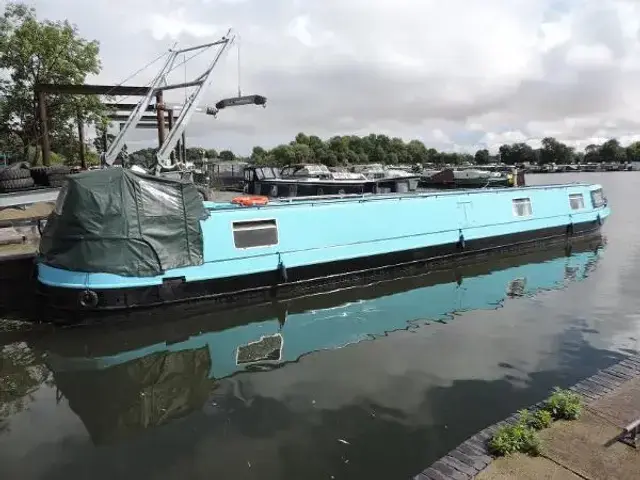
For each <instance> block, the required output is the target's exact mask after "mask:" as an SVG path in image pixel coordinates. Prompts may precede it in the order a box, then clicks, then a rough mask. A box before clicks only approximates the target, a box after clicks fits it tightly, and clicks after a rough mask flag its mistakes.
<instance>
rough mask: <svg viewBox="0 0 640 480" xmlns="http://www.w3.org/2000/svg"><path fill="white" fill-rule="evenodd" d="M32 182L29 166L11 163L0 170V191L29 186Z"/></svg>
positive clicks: (4, 191)
mask: <svg viewBox="0 0 640 480" xmlns="http://www.w3.org/2000/svg"><path fill="white" fill-rule="evenodd" d="M34 183H35V182H34V180H33V178H32V177H31V172H30V171H29V168H28V167H25V166H23V165H17V166H14V165H12V166H10V167H5V168H3V169H2V170H0V192H2V193H6V192H15V191H17V190H24V189H26V188H31V187H33V185H34Z"/></svg>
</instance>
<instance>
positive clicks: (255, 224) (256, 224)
mask: <svg viewBox="0 0 640 480" xmlns="http://www.w3.org/2000/svg"><path fill="white" fill-rule="evenodd" d="M239 226H240V228H238V227H239ZM243 227H244V228H243ZM260 230H274V231H275V243H265V244H258V245H247V246H238V236H237V235H236V234H237V232H255V231H260ZM231 235H232V237H233V246H234V247H235V248H236V249H238V250H250V249H253V248H268V247H274V246H277V245H279V244H280V228H279V226H278V221H277V220H276V219H275V218H256V219H251V220H234V221H232V222H231Z"/></svg>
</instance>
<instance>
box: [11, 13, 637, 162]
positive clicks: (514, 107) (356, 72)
mask: <svg viewBox="0 0 640 480" xmlns="http://www.w3.org/2000/svg"><path fill="white" fill-rule="evenodd" d="M3 3H4V0H0V5H2V4H3ZM30 3H31V4H32V5H34V6H35V7H36V8H37V10H38V14H39V16H41V17H43V18H50V19H65V18H68V19H69V20H70V21H72V22H74V23H75V24H76V25H77V26H78V29H79V30H80V33H81V34H82V35H83V36H85V37H87V38H92V39H97V40H99V41H100V44H101V53H102V59H103V67H104V68H103V72H102V74H101V75H100V76H99V77H98V78H95V79H91V80H90V81H91V82H92V83H117V82H121V81H122V80H124V79H125V78H126V77H127V76H129V74H131V73H133V72H134V71H136V70H137V69H138V68H140V67H141V66H143V65H145V64H146V63H148V62H149V61H151V60H152V59H154V58H156V57H157V56H158V55H159V54H160V53H162V52H163V51H166V50H167V49H169V48H170V47H171V46H172V45H173V43H174V42H178V46H180V47H186V46H189V45H194V44H198V43H203V42H206V41H210V40H215V39H217V38H218V37H219V36H221V35H223V34H224V33H225V32H226V31H227V29H228V28H229V27H233V28H234V30H235V31H236V32H237V33H238V34H239V36H240V42H239V43H240V46H241V48H240V53H241V55H240V57H241V87H242V91H243V93H245V94H250V93H259V94H262V95H265V96H266V97H267V98H268V107H267V108H266V109H262V108H259V107H254V106H246V107H240V108H236V109H232V110H230V111H226V112H222V113H221V114H220V115H219V116H218V118H217V119H214V118H213V117H210V116H206V115H204V114H196V115H195V116H194V118H193V120H192V121H191V123H190V124H189V127H188V129H187V135H188V137H189V143H190V144H191V145H192V146H194V145H203V146H207V147H213V148H218V149H223V148H232V149H234V150H236V151H238V152H240V153H247V152H249V151H250V149H251V147H252V146H253V145H255V144H261V145H263V146H274V145H276V144H278V143H282V142H288V141H289V140H291V139H292V137H293V136H294V135H295V134H296V133H297V132H299V131H304V132H306V133H309V134H316V135H319V136H321V137H325V138H326V137H328V136H331V135H335V134H367V133H370V132H373V133H385V134H388V135H393V136H400V137H403V138H405V139H407V140H408V139H411V138H418V139H420V140H422V141H424V142H425V143H426V144H428V145H429V146H433V147H435V148H439V149H444V150H470V151H473V150H475V149H476V148H482V147H484V146H487V147H489V148H492V149H494V148H497V147H498V146H499V145H500V144H501V143H505V142H506V143H509V142H516V141H524V140H526V141H528V142H529V143H530V144H532V145H533V146H536V144H537V143H539V140H540V139H541V138H542V137H544V136H547V135H553V136H556V137H558V138H560V139H562V140H565V141H567V142H569V143H571V144H573V145H576V146H577V147H584V146H586V145H587V144H589V143H593V142H598V141H603V140H604V139H606V138H607V137H618V138H620V139H621V140H622V142H623V143H628V142H629V141H631V140H635V139H636V137H635V135H636V133H640V130H639V128H638V126H639V122H640V114H639V113H640V112H639V110H640V86H639V85H640V82H639V80H640V1H638V0H447V1H446V2H444V1H436V0H305V1H302V0H268V1H267V0H126V1H125V0H93V1H87V0H30ZM197 60H198V61H196V60H194V61H193V62H190V63H189V64H188V68H187V72H186V75H187V77H192V76H194V75H196V74H197V73H199V70H200V69H202V67H203V66H204V65H205V62H206V61H208V58H206V57H205V56H200V57H198V59H197ZM154 67H155V68H153V69H150V70H147V71H145V72H143V73H141V74H140V75H139V76H137V77H136V78H134V79H133V80H132V81H131V82H129V83H130V84H142V85H144V84H146V82H148V81H149V79H150V78H151V76H152V75H153V74H154V73H155V71H157V68H159V65H158V64H156V65H155V66H154ZM215 75H216V76H215V80H214V85H213V86H212V88H211V89H210V90H209V91H208V92H207V96H206V103H208V104H211V103H215V101H217V100H218V99H220V98H223V97H226V96H232V95H234V94H235V93H236V91H237V83H238V68H237V52H236V50H235V49H231V50H229V51H228V53H227V55H226V56H225V57H224V61H222V62H221V64H220V67H219V69H218V70H217V71H216V74H215ZM184 78H185V72H184V70H182V69H178V71H177V73H176V75H175V76H172V80H175V81H176V82H180V81H183V80H184ZM181 99H184V92H183V91H178V92H176V93H175V94H174V96H173V97H170V98H169V101H172V100H173V101H177V102H179V101H181ZM136 135H137V137H138V138H139V139H140V138H147V140H146V143H148V144H149V145H151V144H152V143H153V139H154V138H155V136H154V133H153V132H150V131H138V132H137V133H136ZM638 138H640V137H638ZM130 143H131V144H132V146H133V142H130ZM142 143H144V141H143V142H142ZM142 143H140V145H141V146H142Z"/></svg>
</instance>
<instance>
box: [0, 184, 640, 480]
mask: <svg viewBox="0 0 640 480" xmlns="http://www.w3.org/2000/svg"><path fill="white" fill-rule="evenodd" d="M527 180H528V182H529V183H538V184H539V183H551V182H553V183H557V182H564V181H568V180H571V181H573V180H585V181H590V182H599V183H602V184H603V185H604V188H605V193H606V195H607V196H608V199H609V202H610V204H611V208H612V215H611V217H610V218H609V220H608V223H607V224H606V226H605V229H604V233H605V242H606V245H604V246H602V245H600V244H599V243H598V242H589V243H583V244H580V245H578V246H576V248H574V250H573V252H572V253H571V255H569V256H567V255H566V252H565V251H564V249H562V248H556V249H548V250H546V251H544V252H537V253H534V254H530V255H524V256H522V255H520V256H515V257H508V258H503V259H500V260H499V261H496V260H494V261H491V262H488V263H485V264H482V265H476V266H472V267H468V268H463V269H457V270H455V271H453V270H451V271H445V272H438V273H434V274H430V275H425V276H422V277H414V278H411V279H403V280H395V281H391V282H385V283H381V284H377V285H374V286H371V287H368V288H363V289H355V290H350V291H346V292H340V293H335V294H331V295H322V296H317V297H311V298H307V299H304V300H300V301H294V302H289V303H288V304H284V305H271V306H265V307H260V308H252V309H243V310H240V311H230V312H225V313H217V314H210V313H207V312H206V306H202V305H195V306H188V307H187V306H181V307H178V308H172V309H165V310H162V311H160V312H156V313H153V314H152V313H149V314H144V315H142V316H136V317H131V318H128V319H127V321H124V322H123V323H122V324H118V326H115V327H114V326H111V327H110V326H104V327H98V328H90V329H42V330H38V329H35V330H34V331H31V332H24V331H20V330H18V331H17V332H4V333H0V345H2V347H0V348H1V349H2V354H1V355H2V356H1V357H0V358H1V362H2V363H0V478H20V479H25V480H29V479H43V480H44V479H65V480H70V479H84V478H92V479H103V478H104V479H112V478H121V479H129V478H131V479H146V478H152V479H167V480H169V479H185V478H194V479H200V478H202V479H210V478H223V479H236V478H238V479H245V478H246V479H252V478H256V479H258V478H260V479H265V478H267V479H296V480H298V479H301V478H304V479H316V478H317V479H330V478H335V479H339V478H349V479H359V478H407V477H409V476H411V475H414V474H416V473H417V472H419V471H420V470H422V469H423V468H424V467H426V466H427V465H428V464H429V463H431V462H432V461H434V460H436V459H437V458H439V457H440V456H441V455H443V454H445V453H446V452H447V451H449V450H450V449H451V448H453V447H454V446H455V445H457V444H458V443H460V442H462V441H463V440H464V439H465V438H467V437H468V436H469V435H472V434H473V433H475V432H476V431H477V430H479V429H482V428H484V427H485V426H487V425H488V424H491V423H493V422H495V421H498V420H499V419H501V418H503V417H505V416H507V415H508V414H510V413H512V412H513V411H514V410H516V409H517V408H520V407H522V406H526V405H529V404H531V403H535V402H537V401H539V400H540V399H542V398H543V397H544V396H545V395H546V394H547V393H548V391H549V390H550V389H551V387H553V386H554V385H561V386H568V385H571V384H573V383H575V382H576V381H577V380H579V379H581V378H584V377H586V376H589V375H591V374H593V373H595V371H596V370H597V369H599V368H603V367H606V366H608V365H610V364H612V363H614V362H616V361H618V360H619V359H620V358H622V356H623V355H626V354H628V353H631V352H636V351H637V350H638V349H639V346H640V343H639V341H638V335H639V334H640V329H639V325H640V314H638V313H637V312H640V295H639V294H638V288H637V287H636V285H637V284H638V281H640V263H639V262H638V259H639V256H640V245H639V244H638V242H637V240H636V239H637V238H638V235H639V234H640V224H639V223H638V222H637V221H636V220H635V219H636V218H637V212H636V211H635V207H634V205H635V204H637V203H638V200H640V198H639V196H638V195H639V193H638V192H637V187H636V184H637V183H638V180H640V174H639V173H636V172H619V173H617V172H616V173H614V172H612V173H600V174H598V173H593V174H590V173H583V174H580V175H575V176H573V175H572V174H558V175H539V176H533V175H530V176H528V177H527ZM8 297H9V295H8V294H7V295H4V296H3V297H2V299H3V301H4V305H3V309H4V312H5V314H6V315H9V313H10V312H9V304H10V303H11V304H12V305H14V304H15V303H16V297H15V296H14V295H12V296H11V298H8ZM25 298H26V295H25ZM10 300H11V302H10ZM14 310H15V309H14ZM11 314H12V315H14V316H15V315H16V312H15V311H14V312H11Z"/></svg>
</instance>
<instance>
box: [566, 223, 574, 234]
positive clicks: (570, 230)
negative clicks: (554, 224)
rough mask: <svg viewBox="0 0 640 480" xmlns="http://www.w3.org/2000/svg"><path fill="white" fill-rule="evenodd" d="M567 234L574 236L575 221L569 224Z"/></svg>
mask: <svg viewBox="0 0 640 480" xmlns="http://www.w3.org/2000/svg"><path fill="white" fill-rule="evenodd" d="M567 236H570V237H571V236H573V223H570V224H569V225H567Z"/></svg>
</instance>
